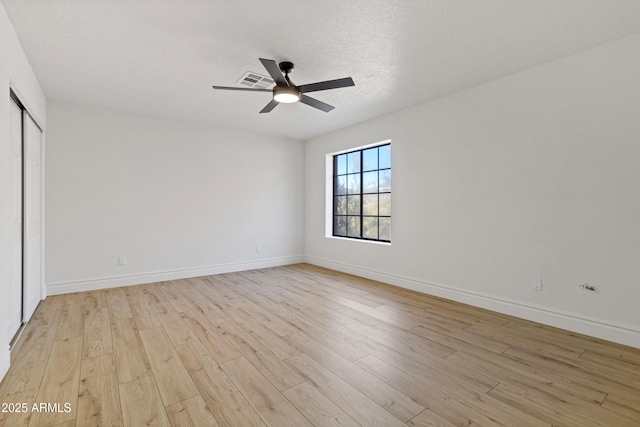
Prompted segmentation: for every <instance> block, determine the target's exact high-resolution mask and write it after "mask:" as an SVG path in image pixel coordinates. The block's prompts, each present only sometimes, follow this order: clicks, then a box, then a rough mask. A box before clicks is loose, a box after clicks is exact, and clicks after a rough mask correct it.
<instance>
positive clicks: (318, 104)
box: [300, 95, 335, 113]
mask: <svg viewBox="0 0 640 427" xmlns="http://www.w3.org/2000/svg"><path fill="white" fill-rule="evenodd" d="M300 102H302V103H303V104H307V105H309V106H311V107H313V108H317V109H318V110H322V111H324V112H325V113H328V112H329V111H331V110H333V109H334V108H335V107H334V106H333V105H329V104H327V103H324V102H322V101H318V100H317V99H315V98H312V97H310V96H307V95H300Z"/></svg>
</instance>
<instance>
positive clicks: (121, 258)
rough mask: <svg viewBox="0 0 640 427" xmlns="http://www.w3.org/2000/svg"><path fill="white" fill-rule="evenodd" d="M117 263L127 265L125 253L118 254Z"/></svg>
mask: <svg viewBox="0 0 640 427" xmlns="http://www.w3.org/2000/svg"><path fill="white" fill-rule="evenodd" d="M118 265H127V256H126V255H120V256H119V257H118Z"/></svg>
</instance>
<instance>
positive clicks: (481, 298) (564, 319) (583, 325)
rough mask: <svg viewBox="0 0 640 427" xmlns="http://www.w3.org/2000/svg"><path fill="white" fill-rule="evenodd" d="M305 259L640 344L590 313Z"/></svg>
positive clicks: (639, 336) (636, 333) (628, 329)
mask: <svg viewBox="0 0 640 427" xmlns="http://www.w3.org/2000/svg"><path fill="white" fill-rule="evenodd" d="M305 261H306V262H307V263H309V264H313V265H317V266H320V267H325V268H329V269H331V270H337V271H341V272H343V273H349V274H353V275H355V276H360V277H365V278H367V279H372V280H377V281H379V282H383V283H388V284H390V285H394V286H398V287H401V288H405V289H411V290H414V291H418V292H422V293H425V294H429V295H434V296H437V297H441V298H446V299H450V300H453V301H458V302H461V303H464V304H469V305H472V306H475V307H481V308H485V309H487V310H492V311H497V312H499V313H503V314H508V315H510V316H514V317H519V318H522V319H526V320H531V321H534V322H538V323H542V324H545V325H549V326H555V327H558V328H562V329H566V330H569V331H573V332H578V333H581V334H584V335H589V336H592V337H596V338H601V339H604V340H607V341H613V342H616V343H619V344H624V345H628V346H631V347H636V348H640V330H639V329H638V328H634V327H632V326H629V325H623V324H617V323H614V322H608V321H603V320H600V319H595V318H590V317H587V316H582V315H577V314H573V313H567V312H561V311H557V310H553V309H551V308H547V307H540V306H536V305H532V304H527V303H522V302H519V301H513V300H509V299H504V298H496V297H492V296H489V295H483V294H480V293H475V292H470V291H467V290H464V289H457V288H453V287H450V286H446V285H440V284H435V283H428V282H424V281H419V280H415V279H411V278H408V277H402V276H398V275H394V274H388V273H383V272H381V271H376V270H370V269H367V268H362V267H358V266H355V265H351V264H344V263H339V262H335V261H333V260H329V259H325V258H319V257H314V256H306V257H305Z"/></svg>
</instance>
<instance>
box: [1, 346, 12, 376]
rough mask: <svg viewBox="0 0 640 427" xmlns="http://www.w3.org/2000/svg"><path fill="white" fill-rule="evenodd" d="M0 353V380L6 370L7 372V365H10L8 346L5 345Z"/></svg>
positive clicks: (5, 373)
mask: <svg viewBox="0 0 640 427" xmlns="http://www.w3.org/2000/svg"><path fill="white" fill-rule="evenodd" d="M0 353H1V354H0V381H2V380H3V379H4V376H5V375H7V372H9V366H10V365H11V352H10V351H9V346H6V347H5V348H4V350H2V351H1V352H0Z"/></svg>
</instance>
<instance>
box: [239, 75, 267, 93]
mask: <svg viewBox="0 0 640 427" xmlns="http://www.w3.org/2000/svg"><path fill="white" fill-rule="evenodd" d="M238 83H239V84H241V85H243V86H247V87H251V88H256V89H271V88H272V87H273V85H275V82H274V81H273V79H272V78H271V77H268V76H263V75H262V74H258V73H254V72H252V71H248V72H246V73H245V74H244V75H243V76H242V77H241V78H240V80H238Z"/></svg>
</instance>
